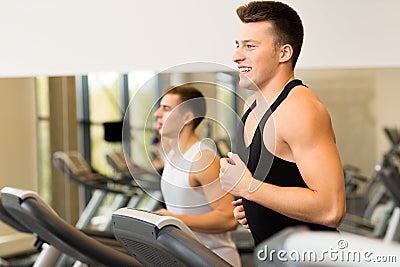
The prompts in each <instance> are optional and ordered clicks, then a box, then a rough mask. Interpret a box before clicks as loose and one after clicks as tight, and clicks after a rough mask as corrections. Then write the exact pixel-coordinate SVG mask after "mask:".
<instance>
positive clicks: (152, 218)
mask: <svg viewBox="0 0 400 267" xmlns="http://www.w3.org/2000/svg"><path fill="white" fill-rule="evenodd" d="M113 214H115V215H119V216H127V217H133V218H137V219H139V220H141V221H144V222H147V223H150V224H153V225H155V226H156V227H157V228H158V229H162V228H163V227H165V226H167V225H173V226H175V227H177V228H178V229H180V230H181V231H183V232H185V233H186V234H188V235H190V236H191V237H192V238H194V239H196V240H197V241H199V242H201V241H200V239H199V238H198V237H197V236H196V235H195V234H194V233H193V231H192V230H191V229H190V228H189V227H188V226H187V225H186V224H185V223H184V222H182V221H181V220H180V219H178V218H176V217H172V216H167V215H161V214H157V213H154V212H151V211H147V210H141V209H135V208H121V209H118V210H117V211H115V212H114V213H113Z"/></svg>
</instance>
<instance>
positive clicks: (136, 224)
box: [112, 208, 231, 267]
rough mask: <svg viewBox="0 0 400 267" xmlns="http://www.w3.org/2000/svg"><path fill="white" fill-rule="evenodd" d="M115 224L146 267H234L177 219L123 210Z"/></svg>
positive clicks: (119, 237)
mask: <svg viewBox="0 0 400 267" xmlns="http://www.w3.org/2000/svg"><path fill="white" fill-rule="evenodd" d="M112 220H113V225H114V235H115V237H116V238H117V240H118V241H119V242H120V243H121V245H123V246H124V247H125V248H126V249H127V250H128V251H129V253H130V254H131V255H132V256H133V257H134V258H136V259H137V260H138V261H140V262H141V263H143V264H144V265H145V266H193V267H201V266H213V267H219V266H221V267H222V266H231V265H230V264H229V263H228V262H226V261H225V260H223V259H222V258H220V257H219V256H218V255H217V254H215V253H214V252H212V251H211V250H210V249H208V248H207V247H205V246H204V245H203V244H202V243H201V242H200V240H199V239H198V238H197V237H196V236H195V235H194V233H193V232H192V231H191V230H190V229H189V228H188V227H187V226H186V225H185V224H184V223H183V222H182V221H181V220H179V219H177V218H175V217H171V216H165V215H160V214H156V213H153V212H150V211H145V210H139V209H133V208H121V209H119V210H117V211H116V212H114V214H113V215H112Z"/></svg>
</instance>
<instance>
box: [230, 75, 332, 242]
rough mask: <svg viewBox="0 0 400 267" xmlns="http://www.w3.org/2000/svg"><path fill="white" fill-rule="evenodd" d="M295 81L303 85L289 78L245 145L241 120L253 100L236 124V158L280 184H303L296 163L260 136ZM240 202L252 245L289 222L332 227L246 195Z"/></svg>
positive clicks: (265, 179)
mask: <svg viewBox="0 0 400 267" xmlns="http://www.w3.org/2000/svg"><path fill="white" fill-rule="evenodd" d="M298 85H303V83H302V81H300V80H292V81H291V82H289V83H288V84H287V85H286V86H285V88H284V89H283V91H282V92H281V93H280V95H279V96H278V98H277V99H276V100H275V102H274V103H273V104H272V105H271V107H270V109H268V110H267V111H266V113H265V114H264V115H263V117H262V119H261V120H260V123H259V125H258V127H257V128H256V131H255V133H254V137H253V139H252V142H251V144H250V145H249V147H246V146H245V143H244V140H243V136H244V135H243V133H244V124H245V122H246V119H247V117H248V116H249V114H250V112H251V111H252V110H253V109H254V107H255V106H256V101H254V103H253V104H252V105H251V107H250V108H249V109H248V110H247V112H246V113H245V114H244V115H243V117H242V125H241V127H239V137H238V140H239V142H238V144H237V145H238V146H237V150H238V151H236V153H238V154H239V156H240V158H241V159H242V160H243V161H244V162H245V163H247V167H248V169H249V170H250V172H251V173H252V174H253V177H254V178H255V179H257V180H260V181H263V182H266V183H269V184H273V185H277V186H281V187H303V188H306V187H307V185H306V183H305V182H304V180H303V178H302V177H301V174H300V172H299V169H298V168H297V165H296V163H294V162H289V161H286V160H283V159H281V158H278V157H276V156H274V155H273V154H272V153H271V152H270V151H268V149H267V148H266V147H265V145H264V142H263V136H262V135H263V129H264V126H265V123H266V122H267V120H268V118H269V117H270V116H271V114H272V113H273V112H274V111H275V110H276V109H277V107H278V106H279V105H280V104H281V103H282V102H283V101H284V100H285V98H286V97H287V96H288V94H289V92H290V90H291V89H293V88H294V87H296V86H298ZM243 206H244V209H245V213H246V218H247V222H248V224H249V227H250V230H251V233H252V235H253V238H254V242H255V245H258V244H259V243H260V242H262V241H264V240H265V239H267V238H268V237H270V236H271V235H273V234H275V233H277V232H279V231H280V230H282V229H284V228H286V227H289V226H297V225H305V226H307V227H308V228H310V229H311V230H333V231H334V230H336V229H334V228H329V227H326V226H323V225H318V224H312V223H307V222H303V221H299V220H296V219H293V218H290V217H287V216H285V215H283V214H281V213H278V212H276V211H273V210H271V209H269V208H266V207H264V206H261V205H259V204H257V203H255V202H252V201H248V200H247V199H243Z"/></svg>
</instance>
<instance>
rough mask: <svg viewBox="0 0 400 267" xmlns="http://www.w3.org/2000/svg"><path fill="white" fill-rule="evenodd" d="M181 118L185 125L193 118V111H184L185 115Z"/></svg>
mask: <svg viewBox="0 0 400 267" xmlns="http://www.w3.org/2000/svg"><path fill="white" fill-rule="evenodd" d="M183 119H184V121H185V125H187V124H189V123H192V122H193V120H194V119H195V118H194V113H193V112H192V111H188V112H185V115H183Z"/></svg>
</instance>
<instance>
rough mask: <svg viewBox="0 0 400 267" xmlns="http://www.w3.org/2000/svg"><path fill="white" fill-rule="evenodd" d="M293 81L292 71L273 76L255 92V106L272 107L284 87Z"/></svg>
mask: <svg viewBox="0 0 400 267" xmlns="http://www.w3.org/2000/svg"><path fill="white" fill-rule="evenodd" d="M293 79H294V73H293V71H291V72H282V74H280V75H276V76H274V77H273V79H271V80H270V81H269V82H268V83H267V84H266V85H265V86H263V87H262V88H260V90H259V91H257V92H256V100H257V105H262V106H264V105H265V104H266V105H268V106H270V105H272V103H273V102H274V101H275V99H276V98H277V97H278V96H279V94H280V93H281V92H282V90H283V88H284V87H285V85H286V84H287V83H289V82H290V81H291V80H293Z"/></svg>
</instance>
